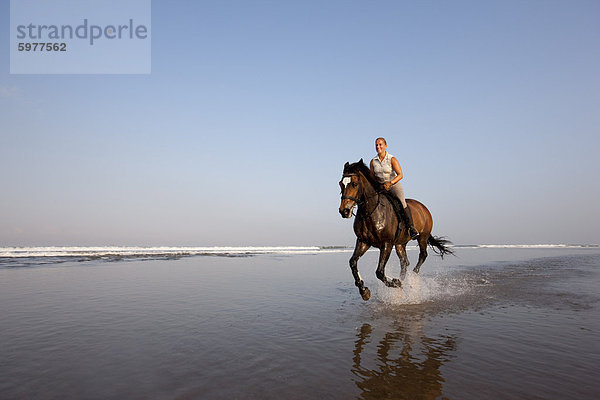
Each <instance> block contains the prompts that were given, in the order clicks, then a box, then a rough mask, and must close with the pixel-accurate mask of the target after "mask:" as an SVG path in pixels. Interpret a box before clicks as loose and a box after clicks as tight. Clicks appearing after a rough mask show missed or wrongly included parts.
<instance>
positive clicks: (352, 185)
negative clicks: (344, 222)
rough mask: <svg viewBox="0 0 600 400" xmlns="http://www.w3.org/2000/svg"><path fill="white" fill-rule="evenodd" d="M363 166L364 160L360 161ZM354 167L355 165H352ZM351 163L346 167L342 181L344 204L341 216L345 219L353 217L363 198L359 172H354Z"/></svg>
mask: <svg viewBox="0 0 600 400" xmlns="http://www.w3.org/2000/svg"><path fill="white" fill-rule="evenodd" d="M360 163H361V164H362V159H361V160H360ZM352 165H354V164H352ZM349 167H350V164H349V163H346V165H344V173H343V176H342V180H341V181H340V188H341V189H342V202H341V203H340V210H339V211H340V214H341V215H342V217H343V218H350V217H352V210H353V209H354V207H356V206H357V205H358V203H359V199H360V196H361V194H362V193H361V183H360V175H359V172H358V171H353V170H352V169H351V168H349Z"/></svg>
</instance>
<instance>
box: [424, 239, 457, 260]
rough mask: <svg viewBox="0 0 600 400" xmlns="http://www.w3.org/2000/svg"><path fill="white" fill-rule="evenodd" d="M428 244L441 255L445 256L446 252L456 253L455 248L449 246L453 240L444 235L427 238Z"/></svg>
mask: <svg viewBox="0 0 600 400" xmlns="http://www.w3.org/2000/svg"><path fill="white" fill-rule="evenodd" d="M427 244H428V245H429V246H431V248H432V249H433V251H434V252H435V253H437V254H439V256H440V257H442V258H444V256H445V255H446V254H452V255H454V250H452V249H451V248H450V247H449V246H450V245H451V244H452V242H451V241H449V240H447V239H444V237H443V236H433V235H431V236H429V239H427Z"/></svg>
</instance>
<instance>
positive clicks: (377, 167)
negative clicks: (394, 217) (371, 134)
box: [371, 137, 419, 239]
mask: <svg viewBox="0 0 600 400" xmlns="http://www.w3.org/2000/svg"><path fill="white" fill-rule="evenodd" d="M375 150H376V151H377V156H375V157H373V159H372V160H371V172H373V174H374V175H375V177H377V180H378V181H379V182H380V183H382V184H383V188H384V189H385V190H387V191H389V192H390V193H392V194H393V195H394V196H395V197H396V198H397V199H398V200H400V203H402V207H399V209H400V210H399V214H400V218H401V219H402V222H404V226H406V227H408V235H409V236H410V238H411V239H416V238H417V236H419V232H418V231H417V230H416V229H415V227H414V224H413V219H412V214H411V212H410V208H408V207H407V205H406V200H405V199H404V189H402V185H400V180H401V179H402V177H403V176H404V175H403V174H402V168H400V163H399V162H398V160H397V159H396V157H394V156H393V155H391V154H390V153H388V152H387V142H386V140H385V139H384V138H382V137H379V138H377V139H376V140H375Z"/></svg>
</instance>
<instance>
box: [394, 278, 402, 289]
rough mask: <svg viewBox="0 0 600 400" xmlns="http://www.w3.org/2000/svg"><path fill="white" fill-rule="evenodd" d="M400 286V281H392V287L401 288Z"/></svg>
mask: <svg viewBox="0 0 600 400" xmlns="http://www.w3.org/2000/svg"><path fill="white" fill-rule="evenodd" d="M401 286H402V282H400V279H397V278H394V279H392V287H401Z"/></svg>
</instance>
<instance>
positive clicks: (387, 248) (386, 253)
mask: <svg viewBox="0 0 600 400" xmlns="http://www.w3.org/2000/svg"><path fill="white" fill-rule="evenodd" d="M392 247H394V246H393V245H392V244H391V243H385V244H384V245H383V246H382V247H381V248H380V249H379V265H378V266H377V272H376V273H375V275H377V278H379V280H381V281H382V282H383V283H385V285H386V286H389V287H400V286H401V285H402V284H401V283H400V279H396V278H394V279H390V278H388V277H387V276H386V275H385V264H387V262H388V260H389V259H390V254H392Z"/></svg>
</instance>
